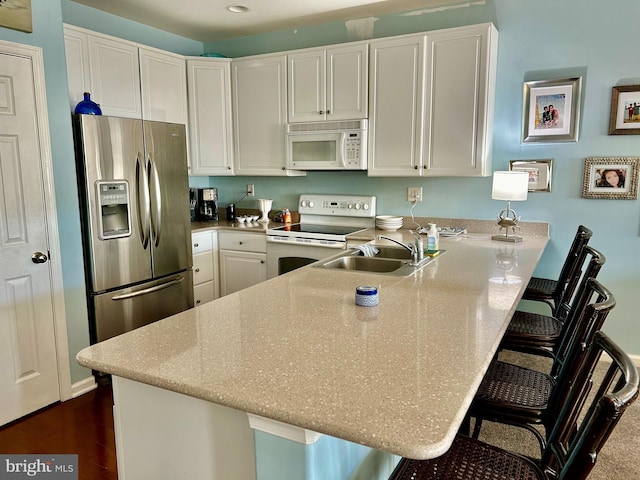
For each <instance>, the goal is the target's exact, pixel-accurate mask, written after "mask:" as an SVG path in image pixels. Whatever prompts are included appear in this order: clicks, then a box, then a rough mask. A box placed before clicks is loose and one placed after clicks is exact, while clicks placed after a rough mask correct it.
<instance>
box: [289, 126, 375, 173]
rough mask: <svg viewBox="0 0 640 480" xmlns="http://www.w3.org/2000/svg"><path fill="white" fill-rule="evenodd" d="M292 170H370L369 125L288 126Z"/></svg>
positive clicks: (290, 166)
mask: <svg viewBox="0 0 640 480" xmlns="http://www.w3.org/2000/svg"><path fill="white" fill-rule="evenodd" d="M286 136H287V168H288V169H289V170H366V169H367V121H366V120H348V121H341V122H322V123H290V124H289V125H287V133H286Z"/></svg>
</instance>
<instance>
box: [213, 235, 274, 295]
mask: <svg viewBox="0 0 640 480" xmlns="http://www.w3.org/2000/svg"><path fill="white" fill-rule="evenodd" d="M219 240H220V295H222V296H224V295H228V294H230V293H233V292H237V291H238V290H242V289H244V288H247V287H250V286H252V285H255V284H257V283H260V282H264V281H265V280H266V279H267V239H266V236H265V235H264V234H263V233H237V232H224V231H221V232H219Z"/></svg>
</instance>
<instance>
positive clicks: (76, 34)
mask: <svg viewBox="0 0 640 480" xmlns="http://www.w3.org/2000/svg"><path fill="white" fill-rule="evenodd" d="M64 50H65V56H66V62H67V79H68V82H69V104H70V107H71V111H72V112H73V111H74V110H75V108H76V105H77V104H78V102H80V101H82V100H84V97H83V93H84V92H89V93H91V92H92V91H93V89H92V88H91V69H90V68H89V37H88V35H87V33H85V32H83V31H80V30H77V29H75V28H73V27H70V26H68V25H65V26H64Z"/></svg>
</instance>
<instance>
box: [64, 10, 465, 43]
mask: <svg viewBox="0 0 640 480" xmlns="http://www.w3.org/2000/svg"><path fill="white" fill-rule="evenodd" d="M72 1H74V2H75V3H80V4H83V5H87V6H89V7H93V8H96V9H98V10H102V11H104V12H108V13H112V14H114V15H117V16H119V17H124V18H127V19H129V20H133V21H135V22H138V23H142V24H144V25H149V26H152V27H155V28H158V29H160V30H164V31H166V32H170V33H174V34H176V35H179V36H182V37H185V38H190V39H192V40H196V41H199V42H203V43H207V42H215V41H218V40H223V39H228V38H233V37H243V36H248V35H255V34H258V33H266V32H273V31H278V30H287V29H291V28H297V27H303V26H308V25H314V24H321V23H330V22H339V21H347V20H355V19H360V18H367V17H372V16H376V15H383V14H389V13H395V12H408V11H413V10H420V9H432V8H437V7H442V6H446V5H448V4H454V3H461V1H462V0H72ZM234 6H243V7H248V9H249V10H248V11H247V12H246V13H233V12H230V11H229V10H227V7H234Z"/></svg>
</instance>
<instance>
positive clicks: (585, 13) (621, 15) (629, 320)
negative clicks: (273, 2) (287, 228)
mask: <svg viewBox="0 0 640 480" xmlns="http://www.w3.org/2000/svg"><path fill="white" fill-rule="evenodd" d="M32 10H33V33H31V34H27V33H23V32H17V31H14V30H9V29H5V28H1V27H0V39H1V40H7V41H13V42H18V43H24V44H28V45H35V46H39V47H41V48H42V49H43V52H44V62H45V75H46V82H47V102H48V111H49V124H50V129H51V143H52V152H53V168H54V179H55V187H56V202H57V210H58V220H59V228H60V237H61V239H60V240H61V242H60V243H61V245H62V263H63V275H64V285H65V304H66V310H67V324H68V332H69V350H70V356H71V369H72V372H71V373H72V381H74V382H76V381H79V380H81V379H83V378H85V377H86V376H87V375H88V371H87V370H86V369H83V368H81V367H79V366H78V365H77V364H76V362H75V360H74V358H75V354H76V353H77V352H78V351H79V350H80V349H82V348H83V347H85V346H86V345H88V329H87V321H86V305H85V300H84V277H83V273H82V271H83V267H82V257H81V239H80V229H79V217H78V202H77V196H76V195H77V194H76V186H75V167H74V164H73V143H72V134H71V124H70V118H69V110H68V100H67V79H66V68H65V61H64V42H63V30H62V22H63V21H64V22H67V23H70V24H74V25H78V26H81V27H85V28H89V29H92V30H95V31H100V32H103V33H106V34H109V35H114V36H119V37H121V38H125V39H127V40H131V41H137V42H140V43H143V44H146V45H150V46H152V47H156V48H162V49H165V50H169V51H174V52H176V53H181V54H186V55H198V54H199V53H201V52H202V51H207V52H220V53H224V54H226V55H229V56H241V55H249V54H254V53H263V52H270V51H278V50H287V49H293V48H301V47H307V46H314V45H323V44H332V43H340V42H345V41H351V40H357V39H358V38H355V37H354V36H353V35H351V34H349V32H348V31H347V29H346V28H345V26H344V24H342V23H333V24H330V25H323V26H319V27H306V28H300V29H296V30H291V31H283V32H276V33H272V34H266V35H259V36H255V37H247V38H240V39H233V40H230V41H227V42H219V43H215V44H211V45H206V46H204V48H203V46H202V44H201V43H198V42H195V41H191V40H189V39H185V38H183V37H179V36H176V35H172V34H168V33H166V32H162V31H160V30H157V29H153V28H151V27H146V26H144V25H140V24H138V23H135V22H131V21H128V20H124V19H121V18H118V17H115V16H113V15H110V14H106V13H103V12H100V11H97V10H95V9H91V8H88V7H85V6H82V5H79V4H76V3H73V2H71V1H70V0H32ZM630 18H632V19H633V18H640V2H637V0H618V1H617V2H616V4H615V8H612V7H611V6H608V5H604V4H603V3H602V2H596V1H594V0H565V1H564V2H560V3H559V2H557V1H552V0H539V1H537V2H536V3H535V4H531V3H530V2H529V3H527V2H519V1H513V0H486V2H482V1H479V2H474V5H473V6H470V7H463V8H456V9H450V10H448V11H444V12H440V13H430V14H422V15H412V16H407V15H401V14H397V15H388V16H384V17H381V18H380V19H378V20H377V21H376V22H375V27H374V36H375V37H381V36H388V35H396V34H401V33H410V32H417V31H427V30H430V29H435V28H443V27H451V26H458V25H466V24H473V23H480V22H486V21H493V22H494V23H495V24H496V26H497V27H498V30H499V31H500V48H499V59H498V80H497V99H496V118H495V135H494V159H493V165H494V170H504V169H506V168H507V165H508V161H509V160H510V159H536V158H553V159H554V175H553V191H552V193H535V194H531V195H530V196H529V200H528V201H527V202H524V203H521V204H518V212H519V213H520V214H522V216H523V218H524V219H525V220H540V221H548V222H550V223H551V225H552V228H551V232H552V241H551V243H550V244H549V246H548V248H547V251H546V252H545V255H544V257H543V259H542V262H541V264H540V267H539V269H538V273H539V274H541V275H549V276H554V275H557V274H558V272H559V269H560V263H561V262H562V259H563V257H564V255H565V253H566V249H567V248H568V244H569V242H570V240H571V238H572V236H573V234H574V233H575V230H576V227H577V224H578V223H584V224H585V225H588V226H589V227H591V228H592V229H593V230H594V233H595V235H594V239H593V241H592V243H593V244H594V246H596V247H599V248H601V249H602V250H603V251H604V252H605V253H606V254H607V265H606V266H605V268H604V269H603V271H602V273H601V274H600V276H601V279H602V280H603V281H604V282H605V283H606V285H607V286H608V287H610V288H611V289H612V290H613V291H614V293H615V294H616V296H617V299H618V306H617V307H616V308H615V310H614V311H613V313H612V314H611V315H610V317H609V319H608V320H607V324H606V327H605V330H607V332H608V333H609V334H610V335H612V336H613V337H614V338H615V339H616V340H617V341H618V342H620V344H621V345H622V346H623V347H625V348H626V349H627V350H628V351H629V352H630V353H636V354H640V332H639V331H638V329H637V328H636V322H635V313H636V312H637V311H639V310H640V299H639V298H638V295H637V291H638V290H639V287H640V268H639V267H640V259H639V258H640V257H638V255H637V251H638V249H639V247H640V225H639V224H640V203H639V201H633V200H585V199H582V198H580V192H581V185H582V165H583V160H584V158H585V157H587V156H633V155H639V154H640V151H639V149H638V147H639V146H640V138H639V137H636V136H611V137H610V136H608V135H607V127H608V119H609V108H610V101H611V87H612V86H614V85H617V84H640V78H639V77H640V71H639V70H638V67H637V61H636V59H637V40H636V39H635V38H634V37H633V34H632V30H633V29H626V28H622V27H618V26H617V25H618V24H619V22H620V20H621V19H630ZM634 62H635V63H634ZM574 71H580V72H583V73H584V80H585V81H584V108H583V111H582V124H581V135H580V141H579V142H578V143H571V144H556V145H521V144H520V133H519V132H520V116H521V111H522V98H521V92H522V82H523V81H524V80H529V79H530V77H532V76H544V72H552V73H554V75H553V76H555V74H557V75H560V74H565V73H568V72H574ZM549 75H551V74H549ZM548 78H551V76H549V77H548ZM191 183H192V184H193V185H194V186H195V185H213V186H218V187H219V188H220V195H221V201H222V203H226V202H230V201H237V200H238V199H239V198H240V197H242V194H243V192H244V189H245V186H246V183H254V184H255V186H256V190H257V191H256V195H257V197H269V198H273V199H274V208H280V207H285V206H286V207H289V208H292V206H294V205H295V204H296V199H297V196H298V195H299V194H300V193H301V192H319V193H332V192H349V193H367V194H375V195H377V196H378V199H379V205H380V207H379V210H380V213H390V214H403V215H407V214H408V204H407V203H406V201H405V199H406V187H407V186H423V187H424V202H423V203H421V204H419V205H418V206H417V207H416V208H415V213H416V215H420V216H430V215H432V216H451V217H475V218H484V219H493V218H494V217H495V216H496V214H497V212H498V211H499V210H500V209H501V208H502V207H503V206H502V204H501V203H500V202H496V201H492V200H491V199H490V190H491V180H490V178H481V179H451V178H439V179H403V178H384V179H383V178H368V177H367V176H366V174H364V173H358V172H355V173H354V172H350V173H346V172H345V173H337V174H331V173H310V174H309V175H308V176H307V177H302V178H262V177H238V178H225V177H216V178H208V177H204V178H195V177H193V178H192V179H191ZM241 206H247V207H250V206H256V203H255V201H253V202H252V201H244V202H243V203H242V204H241Z"/></svg>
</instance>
